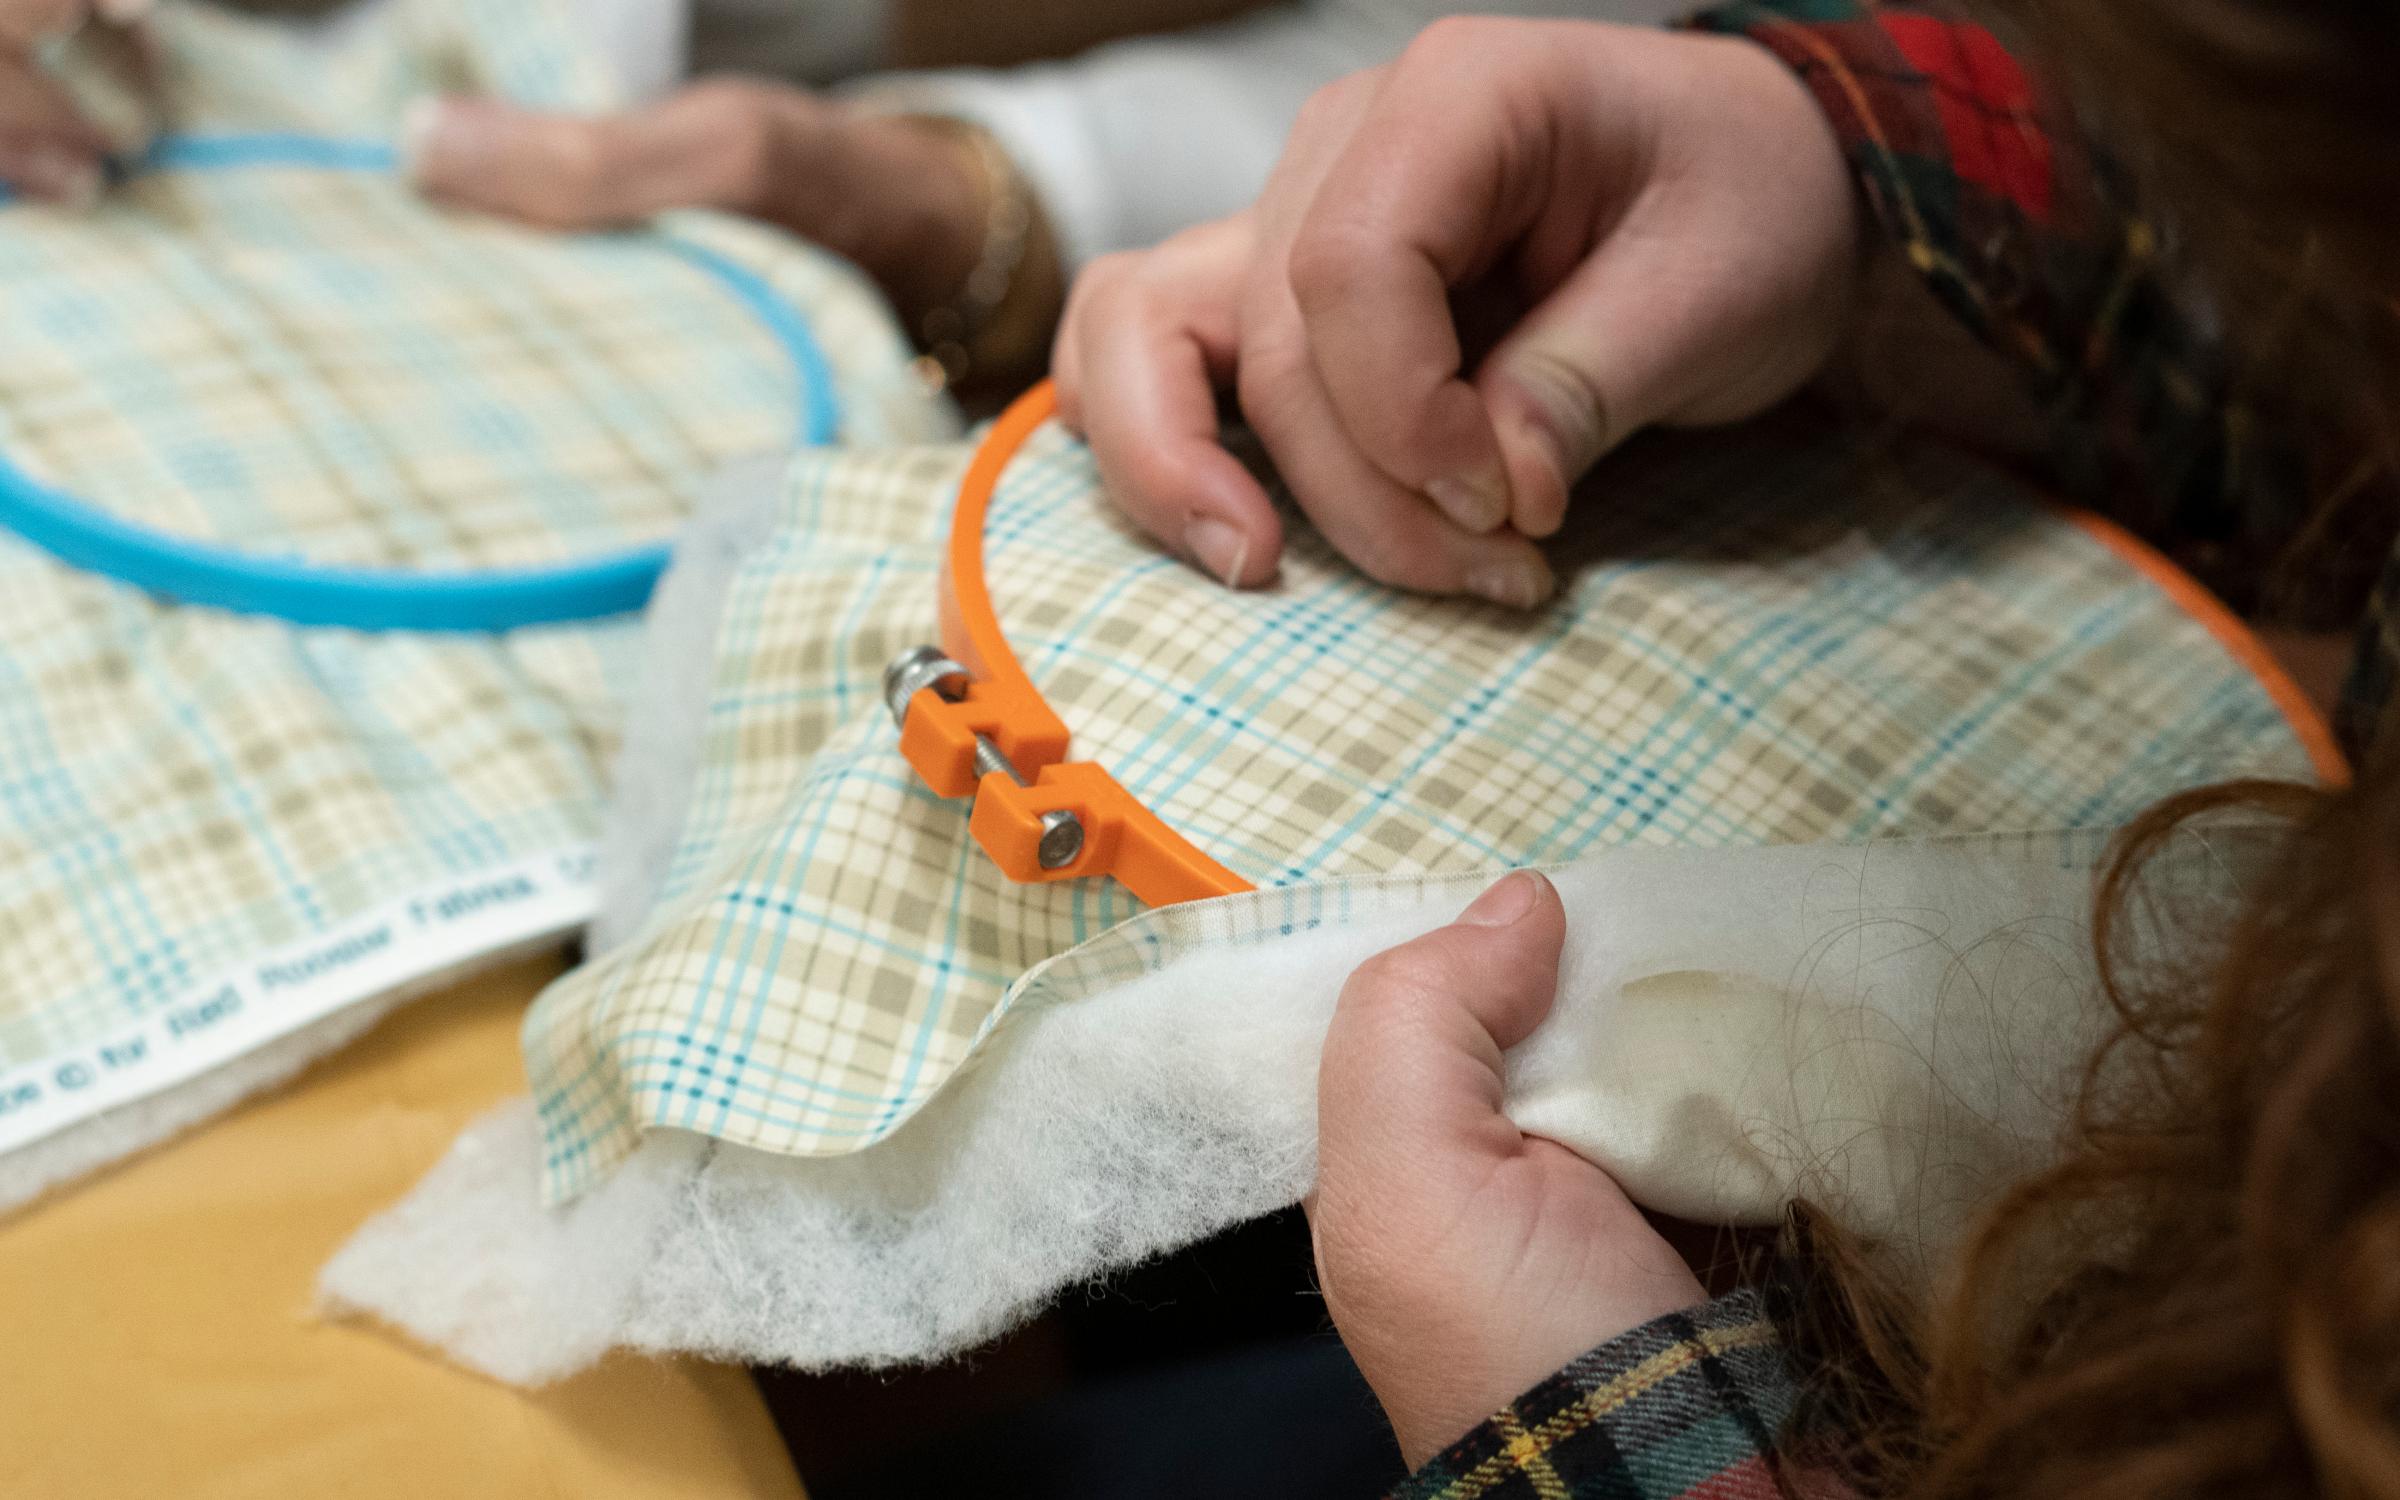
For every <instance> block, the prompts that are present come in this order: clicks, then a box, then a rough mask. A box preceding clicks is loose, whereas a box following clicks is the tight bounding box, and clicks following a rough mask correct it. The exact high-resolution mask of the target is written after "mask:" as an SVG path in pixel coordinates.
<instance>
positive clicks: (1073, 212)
mask: <svg viewBox="0 0 2400 1500" xmlns="http://www.w3.org/2000/svg"><path fill="white" fill-rule="evenodd" d="M581 3H583V4H585V5H587V6H590V7H592V8H593V9H594V10H595V11H597V12H601V13H608V14H613V15H614V16H615V19H614V20H613V21H607V20H603V21H602V22H600V23H598V24H595V26H594V28H593V30H594V34H597V35H601V36H604V37H617V36H622V37H625V38H627V42H626V43H625V44H623V45H627V46H630V47H631V48H633V49H634V53H635V55H634V56H633V58H632V59H630V60H631V61H632V62H633V63H634V65H635V67H634V70H633V71H632V72H631V77H632V79H633V81H634V82H635V84H636V86H637V87H647V88H659V87H664V86H665V85H666V84H667V83H668V82H669V81H671V76H672V73H673V71H674V70H673V69H672V68H671V67H669V66H662V63H664V62H666V61H667V60H669V59H678V60H682V61H684V62H685V63H686V64H687V65H688V66H689V67H690V68H692V69H694V70H697V71H711V70H716V69H723V68H743V69H748V70H752V71H764V72H773V73H777V74H781V75H783V76H786V77H791V78H796V79H799V80H802V81H804V82H811V83H831V82H834V81H836V80H842V79H847V80H849V82H848V84H847V85H846V87H847V88H848V89H849V90H850V91H852V92H854V93H856V94H858V95H860V96H862V97H866V98H870V99H873V100H876V101H879V102H881V103H884V104H887V105H890V106H891V107H895V108H906V109H914V110H920V111H924V112H928V113H936V114H948V115H955V116H958V117H961V118H964V119H969V120H973V121H974V122H975V123H977V124H979V125H982V126H983V127H984V128H985V129H987V130H989V131H991V132H992V134H993V135H995V136H996V137H998V138H999V140H1000V142H1001V144H1002V145H1003V146H1004V147H1006V148H1007V150H1008V152H1009V155H1010V156H1011V158H1012V159H1014V160H1015V161H1016V163H1017V164H1018V166H1019V167H1020V168H1021V169H1022V170H1023V171H1024V172H1025V174H1026V176H1027V177H1028V178H1029V179H1030V180H1031V181H1032V183H1033V186H1034V190H1035V192H1036V193H1038V194H1039V195H1040V198H1041V201H1042V206H1043V208H1044V210H1045V211H1046V212H1047V213H1048V215H1049V217H1050V221H1051V225H1052V227H1053V228H1054V229H1055V230H1056V231H1057V234H1058V237H1059V241H1060V245H1061V247H1062V249H1063V251H1064V253H1065V255H1066V257H1067V259H1068V261H1069V262H1070V264H1076V265H1079V264H1081V263H1083V262H1085V261H1087V260H1090V259H1092V258H1093V257H1094V256H1098V255H1103V254H1106V253H1108V252H1109V251H1112V250H1124V249H1134V248H1139V247H1142V246H1146V245H1152V244H1155V243H1157V242H1158V241H1159V240H1162V239H1164V238H1166V237H1167V236H1168V235H1171V234H1173V233H1175V232H1176V231H1177V230H1180V229H1184V228H1188V227H1189V226H1191V225H1193V224H1197V223H1200V222H1202V221H1204V220H1207V219H1213V218H1217V217H1219V216H1221V215H1223V214H1227V213H1230V212H1232V211H1233V210H1235V209H1237V208H1240V207H1241V206H1242V205H1243V204H1246V203H1248V202H1249V201H1250V200H1251V199H1252V198H1254V197H1256V196H1257V195H1258V191H1259V189H1260V187H1261V186H1263V185H1264V184H1265V182H1266V177H1267V172H1268V170H1269V169H1270V168H1271V167H1273V166H1274V164H1275V158H1276V156H1277V154H1278V153H1279V152H1280V151H1281V150H1282V146H1283V140H1284V137H1285V135H1286V134H1288V133H1289V131H1290V130H1291V126H1292V121H1293V119H1294V118H1295V117H1296V116H1297V115H1298V113H1299V111H1300V106H1301V104H1302V102H1303V101H1305V100H1306V99H1307V98H1308V96H1309V95H1310V94H1312V93H1314V92H1315V91H1316V90H1317V89H1318V88H1320V87H1322V86H1323V85H1325V84H1327V83H1330V82H1332V81H1333V80H1334V79H1336V78H1339V77H1341V76H1342V75H1343V74H1345V73H1351V72H1355V71H1357V70H1359V69H1361V68H1368V67H1373V66H1375V65H1376V64H1378V63H1382V62H1385V61H1388V60H1389V59H1391V58H1392V57H1394V56H1397V55H1398V53H1399V52H1400V50H1401V49H1402V48H1403V47H1405V46H1406V45H1407V43H1408V40H1409V38H1410V37H1412V36H1414V35H1415V34H1416V33H1417V31H1418V30H1419V29H1420V28H1422V27H1423V26H1424V25H1425V24H1426V23H1427V22H1429V21H1432V20H1435V19H1437V18H1438V17H1441V16H1444V15H1449V14H1454V13H1457V12H1459V11H1461V10H1468V9H1483V10H1488V11H1489V12H1490V13H1494V14H1509V15H1531V16H1579V17H1582V18H1585V19H1589V20H1612V21H1633V22H1645V23H1654V22H1658V21H1663V20H1665V19H1667V18H1669V17H1670V16H1672V15H1675V14H1678V13H1680V12H1682V11H1683V10H1685V9H1688V8H1689V3H1688V0H1502V3H1499V4H1495V5H1491V6H1488V7H1462V6H1456V5H1449V4H1444V3H1442V0H1294V3H1291V4H1287V5H1283V6H1280V7H1277V8H1275V9H1272V10H1266V11H1261V12H1259V13H1257V14H1255V15H1251V16H1247V17H1244V18H1242V19H1240V20H1236V21H1229V22H1224V23H1221V24H1218V25H1213V26H1205V27H1200V28H1197V29H1194V30H1190V31H1181V32H1173V33H1168V34H1163V35H1157V36H1144V37H1136V38H1133V39H1130V40H1126V41H1120V42H1113V43H1110V44H1108V45H1106V46H1103V47H1098V48H1095V49H1093V50H1092V51H1090V52H1087V53H1085V54H1083V55H1082V56H1079V57H1075V58H1072V59H1069V60H1067V61H1065V62H1054V63H1037V64H1032V65H1028V66H1025V67H1018V68H1008V69H984V68H960V69H944V70H940V71H932V72H915V73H889V72H883V73H879V72H875V71H874V70H875V69H876V68H878V67H880V66H881V65H882V64H883V62H884V60H885V58H886V55H887V54H886V51H885V38H886V35H887V32H888V23H889V18H890V11H891V6H892V0H689V3H691V4H692V5H694V6H695V7H696V9H695V10H694V11H692V12H690V13H684V12H683V11H682V5H681V3H662V0H581ZM662 10H664V11H669V12H673V13H672V14H669V15H667V16H665V17H661V16H659V15H657V14H656V12H659V11H662ZM686 28H688V30H687V29H686ZM612 50H621V49H612Z"/></svg>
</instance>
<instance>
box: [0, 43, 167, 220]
mask: <svg viewBox="0 0 2400 1500" xmlns="http://www.w3.org/2000/svg"><path fill="white" fill-rule="evenodd" d="M150 6H151V0H0V183H6V184H7V185H8V186H9V187H11V188H13V189H15V190H16V191H18V192H21V193H23V194H25V195H26V196H27V197H30V198H38V199H41V200H42V201H44V202H50V203H89V202H90V201H91V200H93V199H94V198H97V197H99V196H100V185H101V182H102V180H103V176H102V170H103V169H102V163H103V161H105V159H106V158H107V156H108V152H109V149H110V145H111V142H110V141H109V139H108V137H107V136H106V135H105V134H103V133H102V132H101V130H100V129H99V127H97V126H95V125H93V124H92V123H91V122H90V121H89V120H86V119H85V118H84V117H83V112H82V111H81V110H79V109H77V108H76V106H75V101H74V99H73V98H72V97H70V96H69V95H68V93H67V91H66V90H65V89H63V88H61V87H60V86H59V84H58V81H57V80H56V79H54V78H52V77H50V75H49V74H47V73H45V72H44V71H43V70H42V67H41V64H40V62H39V61H38V60H37V59H36V57H35V52H36V49H38V48H39V47H40V46H41V44H42V43H44V42H46V41H48V40H49V39H50V38H52V37H55V36H63V35H65V34H66V33H68V32H70V31H72V30H74V29H75V28H76V27H78V26H80V25H82V24H84V23H85V22H86V21H88V20H90V19H92V18H93V17H94V16H95V15H96V16H97V17H98V19H99V20H101V21H102V22H105V23H107V24H109V25H113V26H131V25H132V24H134V23H135V22H137V21H139V20H140V19H141V18H142V17H143V16H144V15H146V14H148V13H149V10H150Z"/></svg>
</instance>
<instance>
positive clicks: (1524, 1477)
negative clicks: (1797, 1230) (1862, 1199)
mask: <svg viewBox="0 0 2400 1500" xmlns="http://www.w3.org/2000/svg"><path fill="white" fill-rule="evenodd" d="M1797 1397H1798V1389H1797V1387H1796V1386H1795V1385H1794V1384H1793V1382H1792V1377H1791V1373H1790V1371H1789V1370H1788V1369H1787V1368H1786V1367H1785V1363H1784V1357H1783V1348H1782V1345H1781V1344H1780V1343H1779V1342H1778V1341H1777V1338H1776V1335H1775V1329H1774V1325H1773V1323H1772V1322H1771V1321H1770V1320H1769V1318H1768V1315H1767V1308H1766V1302H1765V1299H1764V1298H1763V1297H1762V1296H1761V1295H1760V1294H1759V1293H1758V1292H1757V1291H1755V1290H1749V1289H1745V1290H1742V1291H1738V1292H1735V1293H1733V1294H1731V1295H1729V1296H1726V1297H1720V1298H1719V1299H1717V1300H1716V1301H1714V1302H1711V1303H1709V1304H1707V1305H1706V1306H1704V1307H1696V1308H1693V1309H1692V1310H1690V1311H1689V1312H1680V1313H1670V1314H1668V1315H1667V1316H1666V1317H1663V1318H1660V1319H1657V1320H1656V1321H1654V1322H1651V1323H1647V1324H1644V1325H1643V1326H1642V1327H1640V1328H1636V1329H1634V1330H1633V1331H1632V1332H1630V1333H1626V1334H1622V1335H1620V1336H1618V1337H1617V1338H1614V1339H1611V1340H1610V1341H1609V1342H1607V1343H1605V1344H1602V1345H1601V1346H1600V1347H1599V1348H1597V1349H1594V1350H1592V1351H1591V1352H1590V1353H1588V1354H1585V1355H1583V1356H1582V1357H1581V1358H1579V1359H1577V1360H1576V1361H1575V1362H1574V1363H1572V1364H1570V1365H1568V1366H1567V1367H1566V1368H1565V1369H1563V1370H1561V1371H1559V1372H1558V1373H1557V1374H1555V1375H1553V1376H1551V1377H1550V1378H1549V1379H1547V1380H1545V1381H1543V1382H1542V1383H1541V1384H1540V1385H1537V1386H1535V1387H1534V1388H1533V1389H1532V1390H1530V1391H1527V1392H1526V1393H1525V1394H1524V1395H1522V1396H1519V1397H1518V1398H1517V1399H1516V1400H1515V1401H1512V1402H1510V1403H1509V1405H1508V1406H1507V1408H1506V1409H1504V1410H1503V1411H1501V1412H1499V1413H1498V1414H1496V1415H1495V1416H1493V1417H1491V1418H1490V1419H1489V1420H1487V1421H1486V1422H1484V1423H1483V1424H1482V1425H1481V1426H1479V1427H1477V1428H1476V1429H1475V1430H1474V1431H1472V1432H1470V1433H1468V1434H1467V1435H1466V1436H1465V1437H1463V1438H1460V1439H1459V1440H1458V1441H1457V1442H1455V1443H1452V1444H1451V1445H1450V1446H1449V1447H1448V1448H1446V1449H1444V1450H1443V1451H1442V1452H1441V1453H1439V1454H1437V1455H1435V1456H1434V1457H1433V1458H1432V1459H1430V1460H1428V1461H1427V1462H1426V1464H1425V1466H1424V1467H1423V1468H1421V1469H1419V1470H1418V1471H1417V1472H1416V1473H1414V1474H1412V1475H1410V1476H1409V1478H1408V1480H1407V1481H1406V1482H1405V1483H1403V1484H1402V1485H1401V1486H1400V1487H1399V1488H1398V1489H1396V1490H1394V1491H1393V1492H1392V1500H1534V1497H1537V1496H1539V1497H1556V1496H1567V1495H1574V1496H1582V1495H1590V1496H1602V1495H1605V1496H1611V1497H1616V1500H1676V1497H1692V1500H1698V1497H1702V1496H1705V1497H1707V1500H1773V1497H1775V1496H1777V1495H1779V1494H1781V1493H1782V1491H1781V1490H1780V1489H1779V1488H1778V1487H1777V1483H1776V1473H1777V1467H1778V1464H1777V1459H1776V1452H1775V1448H1776V1441H1777V1437H1778V1434H1779V1433H1780V1432H1781V1431H1782V1429H1783V1427H1784V1425H1785V1423H1786V1422H1787V1421H1788V1420H1789V1419H1790V1417H1791V1415H1792V1411H1793V1408H1794V1405H1795V1403H1796V1400H1797Z"/></svg>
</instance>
